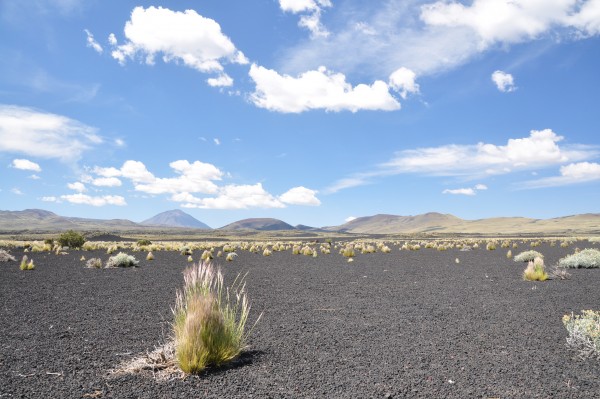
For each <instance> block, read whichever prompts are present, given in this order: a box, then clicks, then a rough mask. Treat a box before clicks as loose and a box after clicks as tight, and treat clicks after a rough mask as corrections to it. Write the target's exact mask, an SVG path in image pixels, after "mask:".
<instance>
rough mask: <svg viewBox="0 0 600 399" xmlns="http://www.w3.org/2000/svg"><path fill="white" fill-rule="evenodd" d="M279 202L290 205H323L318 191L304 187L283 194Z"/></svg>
mask: <svg viewBox="0 0 600 399" xmlns="http://www.w3.org/2000/svg"><path fill="white" fill-rule="evenodd" d="M279 200H280V201H281V202H283V203H284V204H290V205H310V206H319V205H321V201H320V200H319V199H318V198H317V191H316V190H311V189H309V188H306V187H302V186H300V187H294V188H292V189H290V190H288V191H286V192H285V193H283V194H281V195H280V196H279Z"/></svg>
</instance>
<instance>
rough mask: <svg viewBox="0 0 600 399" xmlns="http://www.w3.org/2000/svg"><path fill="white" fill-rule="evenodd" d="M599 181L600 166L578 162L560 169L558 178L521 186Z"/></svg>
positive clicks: (534, 181)
mask: <svg viewBox="0 0 600 399" xmlns="http://www.w3.org/2000/svg"><path fill="white" fill-rule="evenodd" d="M597 180H600V164H599V163H595V162H578V163H571V164H568V165H563V166H561V167H560V176H553V177H547V178H543V179H538V180H532V181H528V182H524V183H523V184H521V187H523V188H540V187H558V186H566V185H570V184H577V183H586V182H591V181H597Z"/></svg>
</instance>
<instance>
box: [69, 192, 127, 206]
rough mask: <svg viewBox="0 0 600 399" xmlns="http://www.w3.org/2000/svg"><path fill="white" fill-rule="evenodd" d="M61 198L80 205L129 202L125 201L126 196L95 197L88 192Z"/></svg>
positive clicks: (118, 204) (124, 203) (122, 203)
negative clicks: (87, 193)
mask: <svg viewBox="0 0 600 399" xmlns="http://www.w3.org/2000/svg"><path fill="white" fill-rule="evenodd" d="M60 198H62V199H63V200H65V201H67V202H70V203H72V204H79V205H91V206H105V205H117V206H125V205H127V202H125V198H123V197H121V196H120V195H104V196H101V197H93V196H90V195H86V194H81V193H79V194H70V195H61V196H60Z"/></svg>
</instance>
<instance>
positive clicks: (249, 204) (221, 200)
mask: <svg viewBox="0 0 600 399" xmlns="http://www.w3.org/2000/svg"><path fill="white" fill-rule="evenodd" d="M171 199H172V200H173V201H177V202H184V204H183V205H182V207H184V208H202V209H248V208H284V207H285V205H284V204H283V203H282V202H281V201H279V200H278V199H277V198H275V197H274V196H273V195H271V194H269V193H268V192H267V191H265V189H264V188H263V186H262V184H261V183H256V184H254V185H227V186H224V187H222V188H220V189H219V194H218V195H217V196H216V197H207V198H197V197H194V196H192V195H189V194H188V193H182V194H179V195H174V196H173V197H172V198H171Z"/></svg>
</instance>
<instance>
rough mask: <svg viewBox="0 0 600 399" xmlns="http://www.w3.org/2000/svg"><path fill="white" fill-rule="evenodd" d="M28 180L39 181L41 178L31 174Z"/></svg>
mask: <svg viewBox="0 0 600 399" xmlns="http://www.w3.org/2000/svg"><path fill="white" fill-rule="evenodd" d="M29 178H30V179H32V180H40V179H41V177H39V176H38V175H36V174H33V175H31V176H29Z"/></svg>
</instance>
